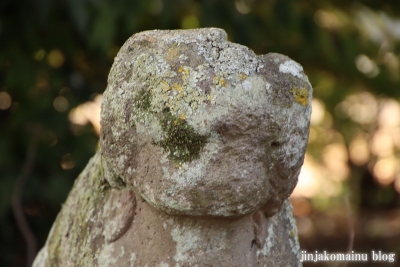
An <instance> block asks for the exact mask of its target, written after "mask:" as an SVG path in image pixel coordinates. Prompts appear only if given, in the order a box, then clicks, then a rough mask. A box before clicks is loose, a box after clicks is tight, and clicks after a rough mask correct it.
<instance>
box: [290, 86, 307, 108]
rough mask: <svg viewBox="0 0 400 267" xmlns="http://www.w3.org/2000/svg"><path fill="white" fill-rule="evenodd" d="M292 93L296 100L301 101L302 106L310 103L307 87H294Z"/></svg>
mask: <svg viewBox="0 0 400 267" xmlns="http://www.w3.org/2000/svg"><path fill="white" fill-rule="evenodd" d="M292 93H293V96H294V101H295V102H297V103H299V104H300V105H302V106H304V107H305V106H307V105H308V94H309V92H308V90H307V88H297V87H294V88H293V89H292Z"/></svg>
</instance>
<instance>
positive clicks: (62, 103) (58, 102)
mask: <svg viewBox="0 0 400 267" xmlns="http://www.w3.org/2000/svg"><path fill="white" fill-rule="evenodd" d="M53 106H54V109H55V110H57V111H58V112H64V111H66V110H67V109H68V100H67V99H66V98H65V97H63V96H57V97H56V98H55V99H54V101H53Z"/></svg>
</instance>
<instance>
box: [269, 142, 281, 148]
mask: <svg viewBox="0 0 400 267" xmlns="http://www.w3.org/2000/svg"><path fill="white" fill-rule="evenodd" d="M281 145H282V142H278V141H272V142H271V147H280V146H281Z"/></svg>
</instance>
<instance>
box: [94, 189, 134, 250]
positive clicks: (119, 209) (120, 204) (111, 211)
mask: <svg viewBox="0 0 400 267" xmlns="http://www.w3.org/2000/svg"><path fill="white" fill-rule="evenodd" d="M106 194H108V195H107V196H106V200H105V203H104V205H103V207H102V211H101V217H102V219H101V221H102V223H103V227H104V228H103V236H104V239H105V241H106V242H107V243H111V242H114V241H116V240H117V239H118V238H120V237H121V236H122V235H123V234H125V232H126V231H127V230H128V229H129V227H130V226H131V224H132V221H133V218H134V215H135V210H136V198H135V194H134V193H133V191H131V190H118V189H114V188H112V189H111V190H109V191H108V192H107V193H106Z"/></svg>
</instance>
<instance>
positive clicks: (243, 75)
mask: <svg viewBox="0 0 400 267" xmlns="http://www.w3.org/2000/svg"><path fill="white" fill-rule="evenodd" d="M239 78H240V79H241V80H243V81H244V80H246V78H247V75H246V74H244V73H240V74H239Z"/></svg>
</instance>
